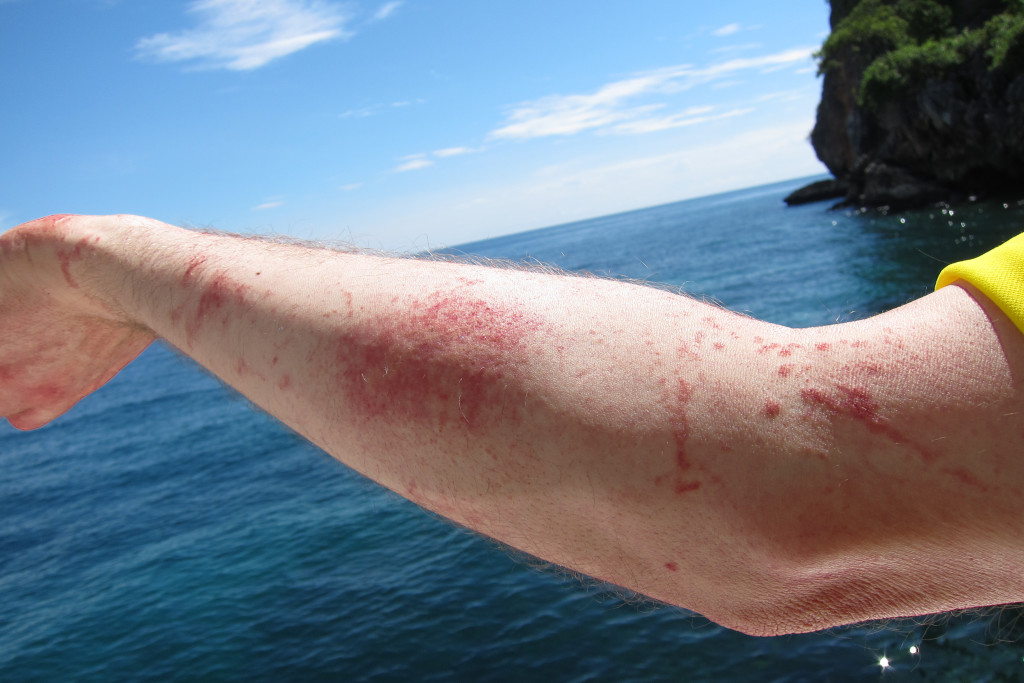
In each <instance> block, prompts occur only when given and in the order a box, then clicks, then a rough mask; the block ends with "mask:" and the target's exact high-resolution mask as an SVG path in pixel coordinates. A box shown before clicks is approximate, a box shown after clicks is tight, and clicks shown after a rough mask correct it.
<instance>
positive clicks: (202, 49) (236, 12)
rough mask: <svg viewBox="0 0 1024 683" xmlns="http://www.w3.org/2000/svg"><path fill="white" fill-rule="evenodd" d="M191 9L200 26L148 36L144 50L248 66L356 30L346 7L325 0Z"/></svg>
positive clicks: (162, 57)
mask: <svg viewBox="0 0 1024 683" xmlns="http://www.w3.org/2000/svg"><path fill="white" fill-rule="evenodd" d="M188 12H189V14H192V15H194V16H195V17H197V18H198V25H197V26H196V27H195V28H192V29H187V30H184V31H180V32H177V33H158V34H157V35H155V36H150V37H149V38H142V39H140V40H139V41H138V42H137V43H136V44H135V49H136V50H137V51H138V53H139V55H140V56H143V57H146V58H150V59H154V60H156V61H161V62H183V61H193V60H198V62H199V64H200V65H202V66H203V67H206V68H223V69H230V70H233V71H247V70H250V69H257V68H259V67H261V66H264V65H266V64H268V63H269V62H271V61H273V60H275V59H278V58H280V57H284V56H286V55H289V54H291V53H293V52H298V51H299V50H303V49H305V48H307V47H309V46H310V45H314V44H316V43H320V42H323V41H327V40H333V39H336V38H348V37H350V36H351V35H352V34H351V33H350V32H348V31H346V30H345V28H344V25H345V22H346V20H347V16H346V15H345V14H344V13H343V12H342V10H341V8H340V7H339V6H338V5H335V4H329V3H327V2H324V1H323V0H194V1H193V2H192V3H190V4H189V6H188Z"/></svg>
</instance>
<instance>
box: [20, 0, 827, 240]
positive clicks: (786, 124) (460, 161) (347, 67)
mask: <svg viewBox="0 0 1024 683" xmlns="http://www.w3.org/2000/svg"><path fill="white" fill-rule="evenodd" d="M827 30H828V6H827V4H826V3H825V2H824V0H797V1H793V2H786V3H767V2H763V1H754V0H745V1H739V0H735V1H734V0H718V1H716V2H696V1H690V0H634V1H632V2H626V1H625V0H615V1H607V2H595V1H594V0H590V1H589V2H584V1H582V0H543V1H534V0H517V1H516V2H506V1H505V0H477V1H474V0H458V1H456V0H403V1H392V0H376V1H374V2H366V1H363V0H357V1H353V2H335V1H333V0H196V1H185V0H182V1H172V0H165V1H161V2H152V1H151V0H0V89H2V90H0V92H2V93H3V98H2V101H3V105H2V110H0V111H2V119H0V121H2V124H3V125H2V126H0V154H2V159H3V162H4V163H3V164H2V166H0V229H3V228H8V227H11V226H13V225H16V224H17V223H20V222H22V221H25V220H29V219H31V218H34V217H37V216H39V215H44V214H48V213H56V212H61V213H137V214H143V215H148V216H153V217H155V218H159V219H162V220H165V221H168V222H171V223H176V224H188V225H194V226H210V227H216V228H219V229H223V230H232V231H244V232H276V233H282V234H290V235H295V236H299V237H306V238H322V239H338V240H345V241H350V242H354V243H356V244H359V245H361V246H368V247H375V248H386V249H398V250H419V249H424V248H427V247H440V246H445V245H453V244H458V243H462V242H466V241H472V240H476V239H482V238H485V237H492V236H496V235H500V234H506V233H510V232H517V231H521V230H529V229H534V228H539V227H544V226H547V225H555V224H558V223H564V222H568V221H573V220H578V219H583V218H591V217H595V216H601V215H605V214H609V213H615V212H618V211H626V210H630V209H636V208H641V207H645V206H652V205H656V204H663V203H666V202H672V201H677V200H681V199H686V198H689V197H695V196H701V195H706V194H711V193H715V192H720V191H725V190H730V189H736V188H740V187H748V186H752V185H758V184H762V183H767V182H772V181H776V180H784V179H788V178H794V177H799V176H806V175H811V174H815V173H821V172H824V167H823V166H822V165H821V164H820V163H819V162H818V161H817V159H816V158H815V157H814V152H813V150H812V149H811V146H810V144H809V143H808V141H807V136H808V134H809V132H810V130H811V127H812V126H813V123H814V111H815V107H816V105H817V102H818V97H819V95H820V80H819V79H818V77H817V76H816V73H815V68H814V63H813V60H812V58H811V53H812V52H813V51H814V50H815V49H816V48H817V47H818V46H820V44H821V41H822V40H823V38H824V37H825V35H826V32H827Z"/></svg>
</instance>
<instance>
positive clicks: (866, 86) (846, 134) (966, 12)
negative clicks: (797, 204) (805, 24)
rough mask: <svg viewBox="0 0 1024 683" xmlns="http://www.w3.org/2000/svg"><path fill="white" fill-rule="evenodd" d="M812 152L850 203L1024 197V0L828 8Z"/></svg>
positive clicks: (886, 1) (867, 0)
mask: <svg viewBox="0 0 1024 683" xmlns="http://www.w3.org/2000/svg"><path fill="white" fill-rule="evenodd" d="M831 7H832V15H831V25H832V32H831V34H830V35H829V37H828V38H827V39H826V41H825V43H824V45H823V46H822V49H821V51H820V52H819V54H818V59H819V69H820V73H822V74H823V75H824V77H825V78H824V85H823V89H822V98H821V103H820V104H819V106H818V116H817V123H816V125H815V127H814V131H813V133H812V134H811V142H812V143H813V145H814V150H815V152H816V153H817V155H818V158H819V159H821V161H822V162H823V163H824V164H825V165H826V166H827V167H828V169H829V170H830V171H831V172H832V174H833V175H834V176H835V177H836V178H837V179H838V180H839V181H841V183H842V184H843V186H844V190H845V193H846V198H847V200H848V201H850V202H853V203H856V204H860V205H866V206H883V205H887V206H891V207H907V206H913V205H916V204H923V203H928V202H933V201H938V200H943V199H947V198H949V197H951V196H956V195H957V194H990V193H998V192H1006V191H1020V190H1024V0H831Z"/></svg>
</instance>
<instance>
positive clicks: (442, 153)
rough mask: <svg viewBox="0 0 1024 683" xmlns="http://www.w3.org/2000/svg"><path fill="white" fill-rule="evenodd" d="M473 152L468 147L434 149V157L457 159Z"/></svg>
mask: <svg viewBox="0 0 1024 683" xmlns="http://www.w3.org/2000/svg"><path fill="white" fill-rule="evenodd" d="M471 152H473V150H471V149H470V148H469V147H445V148H444V149H435V150H434V156H436V157H441V158H444V157H457V156H459V155H461V154H470V153H471Z"/></svg>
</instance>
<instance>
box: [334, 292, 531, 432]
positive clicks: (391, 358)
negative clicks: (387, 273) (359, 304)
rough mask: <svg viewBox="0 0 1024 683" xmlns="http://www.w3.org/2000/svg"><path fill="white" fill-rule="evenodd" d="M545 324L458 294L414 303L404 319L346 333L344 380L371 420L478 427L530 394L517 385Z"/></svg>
mask: <svg viewBox="0 0 1024 683" xmlns="http://www.w3.org/2000/svg"><path fill="white" fill-rule="evenodd" d="M540 326H541V323H540V322H539V321H538V320H535V319H533V318H531V317H529V316H527V315H525V314H524V313H522V312H520V311H518V310H515V309H513V308H508V307H502V306H498V305H492V304H490V303H488V302H486V301H482V300H479V299H474V298H470V297H466V296H461V295H457V294H451V295H440V294H434V295H432V296H430V297H429V299H428V300H427V302H426V303H423V302H419V301H414V302H413V311H412V313H411V314H409V315H407V316H405V317H404V318H401V317H399V318H393V319H387V320H382V321H380V325H379V327H380V329H379V330H373V329H370V330H368V331H362V330H359V331H356V332H350V333H346V334H343V335H341V336H340V337H339V338H338V339H337V340H336V342H335V353H334V355H335V358H336V359H337V367H338V368H339V370H338V371H337V377H338V381H339V383H340V384H342V385H343V386H344V387H346V389H347V391H346V394H347V395H348V396H349V397H350V398H351V400H352V405H353V406H354V407H355V409H356V410H357V411H358V412H360V413H361V414H362V415H364V416H365V417H366V418H370V419H374V418H381V417H388V418H392V419H396V420H399V421H403V422H404V421H410V420H414V421H436V422H437V423H438V427H439V428H442V429H443V428H444V427H445V426H447V425H449V424H460V423H461V424H463V425H466V426H467V427H468V428H472V426H473V425H474V423H476V422H477V421H478V420H480V419H483V418H484V416H485V415H487V416H494V417H504V418H506V419H508V418H513V417H515V416H517V415H518V413H519V410H520V409H521V406H522V405H523V404H524V403H525V401H526V398H527V396H526V395H525V394H524V393H523V392H522V390H521V388H520V384H519V383H518V382H515V381H513V380H514V378H515V376H516V374H517V372H518V368H519V366H521V365H524V364H525V361H526V353H527V351H526V349H527V343H526V339H527V338H528V336H529V335H530V334H531V333H533V332H535V331H536V330H538V329H539V328H540Z"/></svg>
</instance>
